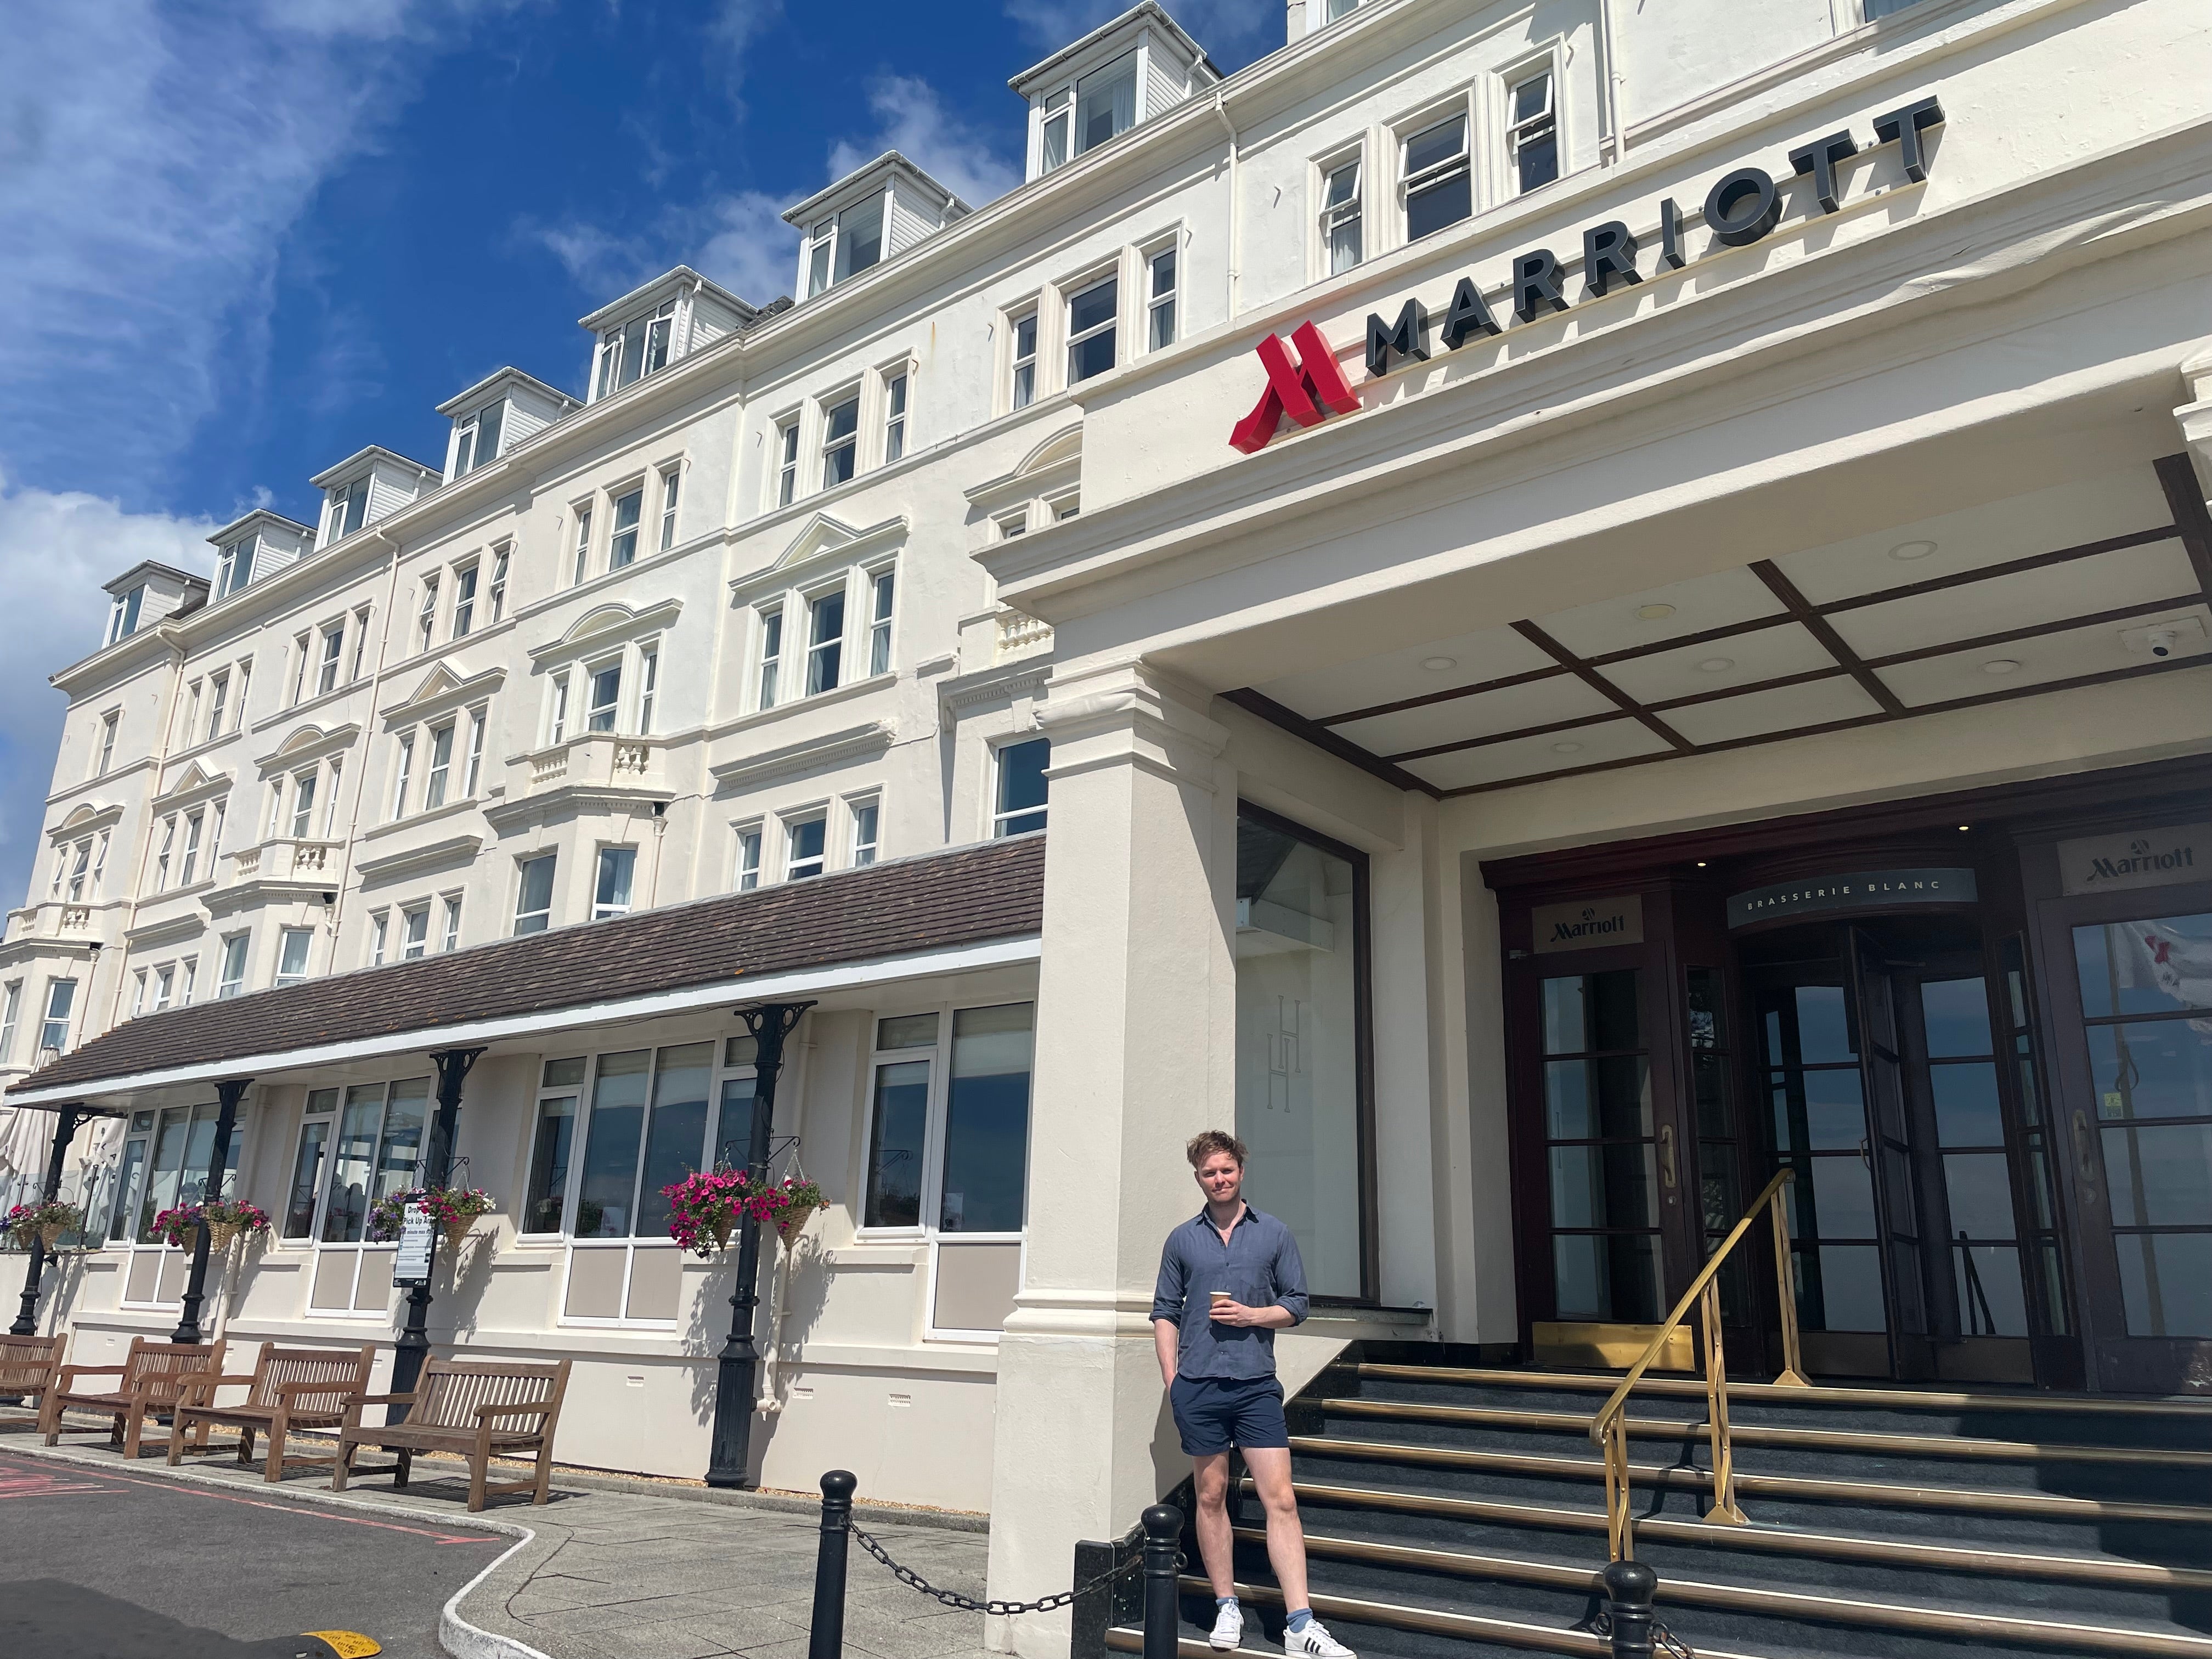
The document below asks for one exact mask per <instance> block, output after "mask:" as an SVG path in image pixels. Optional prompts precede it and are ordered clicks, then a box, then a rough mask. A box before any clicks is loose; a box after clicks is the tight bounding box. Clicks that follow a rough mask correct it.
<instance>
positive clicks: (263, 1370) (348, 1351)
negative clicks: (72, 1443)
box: [169, 1342, 376, 1481]
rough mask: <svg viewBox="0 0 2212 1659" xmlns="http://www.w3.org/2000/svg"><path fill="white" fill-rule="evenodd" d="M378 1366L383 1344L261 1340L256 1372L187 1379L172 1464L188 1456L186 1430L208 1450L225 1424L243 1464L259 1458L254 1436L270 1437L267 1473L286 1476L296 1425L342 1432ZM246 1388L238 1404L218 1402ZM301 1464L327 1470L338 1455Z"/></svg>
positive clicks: (296, 1460) (297, 1463) (299, 1460)
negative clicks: (219, 1396)
mask: <svg viewBox="0 0 2212 1659" xmlns="http://www.w3.org/2000/svg"><path fill="white" fill-rule="evenodd" d="M375 1363H376V1345H375V1344H374V1343H372V1342H364V1343H362V1345H361V1346H360V1347H358V1348H280V1347H278V1346H276V1344H275V1343H274V1342H264V1343H263V1344H262V1345H261V1358H259V1359H258V1361H256V1362H255V1364H254V1367H253V1373H252V1376H214V1375H209V1374H205V1373H203V1374H202V1375H200V1376H194V1377H192V1378H191V1380H190V1381H188V1382H187V1383H185V1385H184V1387H183V1388H182V1389H180V1390H179V1393H178V1395H177V1414H176V1426H175V1431H174V1432H173V1433H172V1434H171V1435H170V1436H169V1462H170V1464H171V1465H172V1466H174V1465H175V1464H177V1463H179V1462H182V1461H183V1459H184V1455H185V1431H186V1430H188V1429H189V1430H191V1431H192V1432H193V1435H194V1437H195V1438H194V1449H195V1450H198V1451H205V1450H206V1449H207V1443H208V1431H209V1430H210V1428H216V1427H222V1428H229V1429H236V1430H237V1431H238V1461H239V1462H241V1463H250V1462H252V1461H253V1437H254V1436H255V1435H257V1434H265V1435H266V1436H268V1437H269V1456H268V1461H267V1462H266V1464H265V1465H264V1468H263V1470H262V1474H261V1478H262V1479H263V1480H266V1481H275V1480H283V1478H284V1466H285V1463H286V1462H287V1461H288V1460H287V1459H286V1457H285V1455H284V1440H285V1437H286V1436H287V1435H288V1434H289V1433H290V1432H291V1431H293V1430H295V1429H335V1428H337V1427H338V1426H340V1425H342V1424H343V1423H344V1421H345V1414H346V1407H348V1406H349V1405H350V1404H352V1402H353V1401H354V1400H355V1398H356V1396H357V1395H364V1394H367V1393H368V1371H369V1367H370V1366H371V1365H373V1364H375ZM228 1388H244V1389H246V1398H245V1400H244V1401H241V1402H240V1403H239V1404H238V1405H235V1406H218V1405H216V1403H215V1396H216V1390H217V1389H228ZM289 1462H290V1463H291V1464H292V1465H293V1467H295V1468H299V1467H301V1466H302V1465H308V1466H313V1467H315V1468H323V1467H326V1466H328V1465H330V1464H332V1463H335V1462H337V1459H336V1457H334V1456H331V1457H321V1456H317V1457H299V1456H295V1457H293V1458H291V1459H289Z"/></svg>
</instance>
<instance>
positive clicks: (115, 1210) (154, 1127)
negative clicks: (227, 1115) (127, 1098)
mask: <svg viewBox="0 0 2212 1659" xmlns="http://www.w3.org/2000/svg"><path fill="white" fill-rule="evenodd" d="M219 1110H220V1107H219V1106H218V1105H217V1104H216V1102H214V1101H212V1100H203V1101H196V1102H194V1103H191V1105H186V1106H170V1107H166V1108H161V1109H150V1110H149V1109H142V1110H139V1111H135V1112H133V1113H131V1115H130V1116H129V1117H127V1118H126V1119H125V1120H124V1121H125V1131H124V1136H123V1142H124V1145H123V1149H122V1156H121V1157H120V1158H118V1170H117V1176H118V1179H117V1180H116V1182H115V1184H114V1188H113V1190H112V1191H111V1192H110V1193H109V1194H108V1196H107V1200H106V1203H105V1205H103V1206H101V1207H102V1209H103V1210H104V1213H103V1214H102V1215H101V1216H100V1222H99V1225H98V1227H97V1229H96V1230H95V1229H93V1228H92V1227H91V1225H90V1223H91V1217H90V1215H89V1214H88V1216H87V1223H88V1231H87V1236H86V1238H85V1243H87V1244H88V1245H96V1246H97V1247H99V1248H101V1249H112V1250H116V1251H118V1252H119V1253H121V1254H123V1255H125V1257H126V1258H127V1257H128V1256H130V1255H135V1254H137V1252H140V1251H145V1252H148V1253H150V1254H153V1255H162V1254H165V1253H166V1252H167V1251H169V1250H170V1249H173V1248H175V1247H174V1246H173V1245H171V1244H170V1243H169V1242H168V1241H167V1239H165V1238H160V1237H155V1238H152V1239H146V1238H142V1237H139V1231H140V1228H139V1222H140V1218H141V1215H142V1213H143V1219H144V1221H145V1223H146V1224H147V1225H149V1226H150V1225H152V1222H153V1219H154V1217H155V1214H156V1213H158V1212H159V1210H161V1209H164V1208H168V1207H170V1206H174V1205H178V1204H185V1203H197V1202H199V1201H201V1200H203V1199H204V1197H205V1196H206V1194H205V1192H204V1187H205V1182H206V1175H207V1171H206V1170H205V1169H204V1167H203V1168H200V1169H194V1168H192V1167H191V1165H189V1164H185V1163H183V1162H182V1158H183V1154H184V1152H185V1148H187V1147H189V1146H191V1139H192V1133H191V1132H192V1128H193V1126H195V1125H196V1124H201V1123H208V1124H211V1123H212V1122H213V1121H214V1119H215V1117H216V1114H217V1112H218V1111H219ZM256 1122H257V1117H256V1114H255V1111H254V1109H253V1106H252V1103H251V1102H250V1100H249V1101H241V1102H240V1104H239V1106H238V1108H237V1111H236V1115H235V1116H234V1118H233V1120H232V1125H231V1132H230V1152H229V1155H228V1159H227V1160H226V1162H225V1164H224V1166H223V1173H222V1177H221V1192H222V1195H223V1196H225V1197H229V1198H236V1197H238V1196H239V1195H240V1194H239V1183H240V1179H241V1177H242V1176H243V1174H244V1172H245V1170H246V1156H245V1154H246V1137H247V1136H248V1134H249V1133H252V1130H253V1128H254V1127H255V1125H256ZM171 1126H174V1127H176V1128H177V1129H178V1132H179V1135H180V1137H181V1144H180V1145H179V1148H178V1152H179V1165H178V1168H177V1171H176V1176H177V1183H176V1187H175V1189H174V1190H173V1192H172V1193H170V1194H167V1196H166V1201H164V1200H159V1199H156V1200H151V1201H149V1194H148V1193H147V1190H146V1189H147V1186H148V1183H149V1182H151V1181H152V1180H153V1178H154V1175H155V1170H154V1168H153V1164H154V1158H155V1153H156V1152H158V1150H159V1148H160V1146H161V1133H162V1130H163V1129H164V1128H165V1127H171ZM134 1143H135V1152H136V1156H135V1157H134V1156H132V1153H133V1151H134ZM125 1166H127V1170H128V1173H127V1174H125ZM89 1207H90V1206H88V1209H89ZM95 1231H96V1234H97V1237H94V1232H95ZM165 1276H166V1275H162V1274H160V1273H157V1274H156V1276H155V1294H154V1296H152V1297H147V1298H143V1299H141V1298H137V1297H132V1296H131V1293H130V1287H131V1267H130V1263H129V1261H128V1260H127V1259H126V1260H125V1262H124V1264H123V1267H122V1268H121V1270H120V1271H119V1272H118V1274H117V1279H118V1301H119V1303H120V1304H121V1305H122V1306H124V1307H125V1308H131V1309H141V1308H173V1307H175V1306H176V1305H177V1304H178V1300H179V1297H167V1298H166V1299H164V1298H163V1297H161V1279H162V1278H163V1277H165ZM178 1289H179V1292H181V1291H182V1289H183V1283H182V1280H181V1279H179V1282H178Z"/></svg>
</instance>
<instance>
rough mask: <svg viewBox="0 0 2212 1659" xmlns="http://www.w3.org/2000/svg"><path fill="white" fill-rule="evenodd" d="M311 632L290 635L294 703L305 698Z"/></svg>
mask: <svg viewBox="0 0 2212 1659" xmlns="http://www.w3.org/2000/svg"><path fill="white" fill-rule="evenodd" d="M314 640H315V636H314V635H313V634H295V635H293V636H292V702H293V703H294V704H295V705H297V704H300V703H303V702H306V701H307V661H308V659H309V658H310V657H311V656H313V653H314V648H315V646H314Z"/></svg>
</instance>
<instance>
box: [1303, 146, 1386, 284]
mask: <svg viewBox="0 0 2212 1659" xmlns="http://www.w3.org/2000/svg"><path fill="white" fill-rule="evenodd" d="M1347 173H1348V174H1350V175H1351V178H1350V182H1349V183H1348V184H1347V185H1346V193H1345V195H1344V197H1343V198H1342V199H1341V200H1339V199H1337V198H1336V197H1335V196H1334V191H1335V188H1336V184H1337V181H1338V180H1339V179H1342V178H1344V176H1345V175H1346V174H1347ZM1367 182H1368V166H1367V147H1366V145H1365V144H1364V143H1360V144H1354V145H1353V146H1352V148H1351V149H1341V150H1339V151H1337V152H1336V153H1335V154H1334V155H1328V156H1324V157H1322V159H1321V160H1320V161H1316V162H1315V163H1314V184H1313V191H1314V200H1315V201H1316V203H1317V204H1319V207H1318V209H1317V210H1316V213H1315V216H1314V226H1315V230H1316V234H1317V235H1318V237H1319V239H1320V240H1319V243H1318V246H1316V250H1315V255H1314V271H1315V276H1316V280H1325V279H1326V278H1328V277H1331V276H1341V275H1343V273H1344V272H1346V271H1347V270H1358V268H1359V267H1360V266H1361V265H1363V264H1366V263H1367V260H1368V258H1369V257H1370V254H1371V252H1372V250H1371V249H1370V248H1369V247H1368V246H1367V240H1368V238H1367ZM1345 228H1349V229H1350V231H1351V233H1352V242H1353V243H1354V250H1353V252H1352V258H1349V259H1347V260H1346V262H1345V263H1344V264H1337V262H1336V251H1337V244H1336V237H1337V233H1338V232H1339V231H1340V230H1343V229H1345Z"/></svg>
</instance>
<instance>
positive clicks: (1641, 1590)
mask: <svg viewBox="0 0 2212 1659" xmlns="http://www.w3.org/2000/svg"><path fill="white" fill-rule="evenodd" d="M1658 1588H1659V1575H1658V1574H1657V1573H1656V1572H1654V1571H1651V1569H1650V1568H1649V1567H1647V1566H1645V1565H1644V1564H1643V1563H1642V1562H1641V1561H1616V1562H1614V1563H1613V1565H1611V1566H1609V1567H1607V1569H1606V1570H1605V1613H1606V1617H1607V1619H1609V1620H1612V1622H1613V1659H1651V1656H1652V1649H1651V1624H1652V1613H1651V1598H1652V1595H1654V1593H1656V1591H1657V1589H1658Z"/></svg>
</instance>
